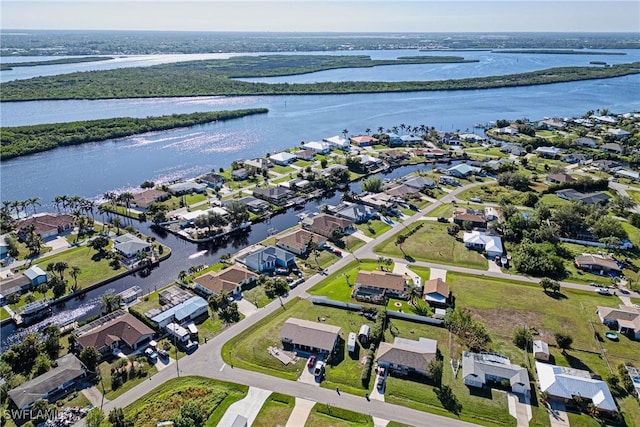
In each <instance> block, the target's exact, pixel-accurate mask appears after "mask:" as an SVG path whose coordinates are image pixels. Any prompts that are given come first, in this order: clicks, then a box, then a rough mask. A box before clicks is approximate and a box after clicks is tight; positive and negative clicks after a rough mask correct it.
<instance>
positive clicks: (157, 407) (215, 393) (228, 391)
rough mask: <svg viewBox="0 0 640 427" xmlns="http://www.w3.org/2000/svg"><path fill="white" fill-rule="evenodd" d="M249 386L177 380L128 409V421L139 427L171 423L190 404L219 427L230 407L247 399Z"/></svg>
mask: <svg viewBox="0 0 640 427" xmlns="http://www.w3.org/2000/svg"><path fill="white" fill-rule="evenodd" d="M247 389H248V388H247V387H246V386H243V385H239V384H233V383H226V382H222V381H215V380H211V379H207V378H201V377H183V378H174V379H172V380H169V381H167V382H166V383H164V384H162V385H161V386H160V387H158V388H156V389H154V390H153V391H152V392H151V393H149V394H146V395H145V396H143V397H141V398H140V399H138V400H136V401H135V402H133V403H132V404H131V405H129V406H127V407H126V408H125V415H126V416H127V418H130V419H132V420H135V426H136V427H155V425H156V423H158V422H159V421H166V420H171V419H174V418H175V417H176V415H178V414H179V413H180V407H181V406H182V405H183V404H184V402H186V401H192V402H195V403H196V404H197V405H198V406H199V407H200V408H201V410H202V411H203V413H204V414H205V419H207V418H208V420H207V423H206V425H207V426H212V427H213V426H216V425H217V423H218V421H220V418H222V415H224V413H225V411H226V410H227V408H228V407H229V406H230V405H231V404H232V403H234V402H236V401H238V400H240V399H242V398H244V396H245V395H246V394H247Z"/></svg>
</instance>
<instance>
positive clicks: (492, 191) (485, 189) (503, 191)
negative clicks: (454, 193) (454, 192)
mask: <svg viewBox="0 0 640 427" xmlns="http://www.w3.org/2000/svg"><path fill="white" fill-rule="evenodd" d="M491 184H496V183H488V184H486V185H481V186H480V187H473V188H468V189H466V190H464V191H462V192H461V193H459V194H458V198H459V199H463V200H469V199H471V198H473V197H478V198H479V199H480V200H482V201H483V202H490V203H499V202H500V200H502V199H506V200H509V201H510V203H511V204H513V205H516V206H520V205H522V204H523V200H524V194H525V193H523V192H522V191H516V190H512V189H510V188H507V187H502V186H497V185H491Z"/></svg>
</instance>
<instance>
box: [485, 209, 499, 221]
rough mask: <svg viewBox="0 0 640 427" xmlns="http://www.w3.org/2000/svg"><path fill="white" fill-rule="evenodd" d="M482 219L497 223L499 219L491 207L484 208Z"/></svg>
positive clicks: (496, 212) (495, 210)
mask: <svg viewBox="0 0 640 427" xmlns="http://www.w3.org/2000/svg"><path fill="white" fill-rule="evenodd" d="M484 217H485V219H486V220H487V221H497V220H498V219H499V218H500V217H499V215H498V210H497V209H496V208H494V207H492V206H487V207H486V208H484Z"/></svg>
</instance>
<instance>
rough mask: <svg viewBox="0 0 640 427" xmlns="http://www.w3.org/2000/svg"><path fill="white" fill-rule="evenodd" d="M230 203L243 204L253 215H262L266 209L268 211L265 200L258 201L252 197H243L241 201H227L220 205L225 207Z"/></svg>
mask: <svg viewBox="0 0 640 427" xmlns="http://www.w3.org/2000/svg"><path fill="white" fill-rule="evenodd" d="M231 202H240V203H244V204H245V205H246V206H247V209H249V210H250V211H251V212H253V213H262V212H264V211H266V210H267V209H269V202H267V201H266V200H262V199H258V198H256V197H253V196H245V197H243V198H241V199H231V200H227V201H225V202H223V203H222V205H223V206H227V205H228V204H229V203H231Z"/></svg>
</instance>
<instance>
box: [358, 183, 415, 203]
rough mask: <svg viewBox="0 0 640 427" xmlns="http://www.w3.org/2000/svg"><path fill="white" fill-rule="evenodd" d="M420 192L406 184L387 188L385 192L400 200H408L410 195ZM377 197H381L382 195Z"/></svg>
mask: <svg viewBox="0 0 640 427" xmlns="http://www.w3.org/2000/svg"><path fill="white" fill-rule="evenodd" d="M419 192H420V190H419V189H417V188H413V187H409V186H408V185H405V184H400V185H394V186H393V187H389V188H385V190H384V194H386V195H389V196H391V197H395V198H398V199H407V198H408V197H409V195H411V194H418V193H419ZM377 195H380V193H379V194H377ZM363 200H364V199H363Z"/></svg>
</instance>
